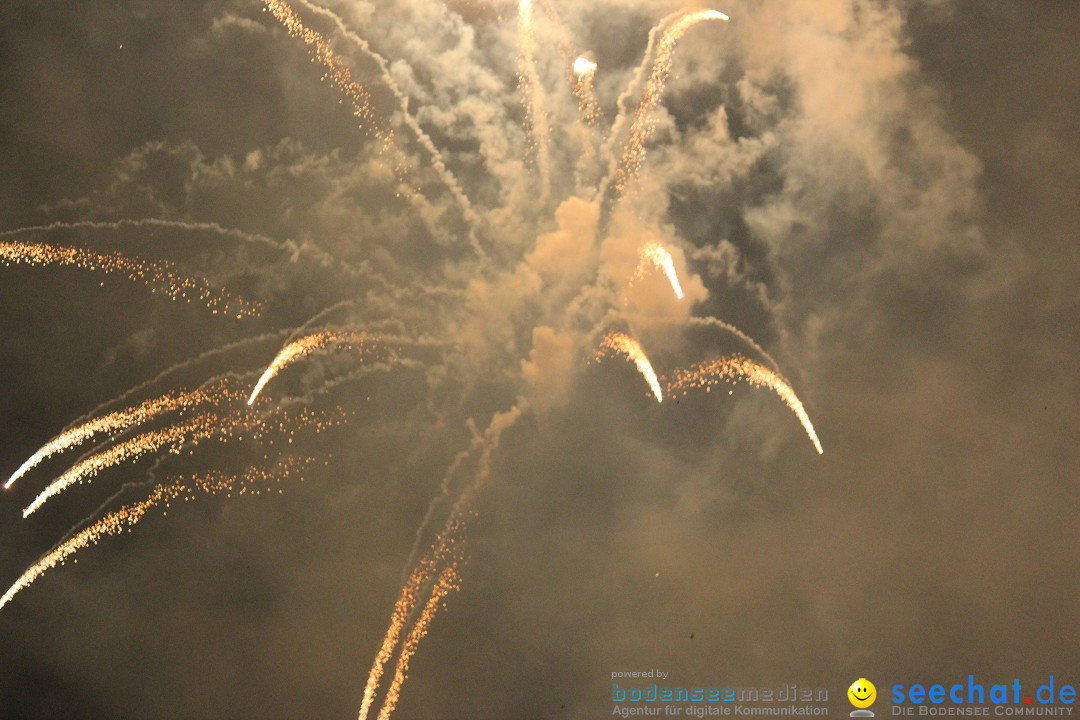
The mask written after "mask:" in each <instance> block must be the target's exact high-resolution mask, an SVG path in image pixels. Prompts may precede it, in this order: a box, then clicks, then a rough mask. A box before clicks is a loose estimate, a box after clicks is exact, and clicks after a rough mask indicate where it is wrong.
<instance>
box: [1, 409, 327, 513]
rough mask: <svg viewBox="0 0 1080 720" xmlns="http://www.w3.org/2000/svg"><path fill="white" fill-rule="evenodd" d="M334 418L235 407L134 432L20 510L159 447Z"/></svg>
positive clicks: (258, 434) (255, 435) (177, 448)
mask: <svg viewBox="0 0 1080 720" xmlns="http://www.w3.org/2000/svg"><path fill="white" fill-rule="evenodd" d="M339 414H340V413H339ZM337 419H338V418H337V417H336V416H329V417H328V416H325V415H323V414H320V413H315V412H313V411H309V410H303V411H301V412H299V413H296V414H294V415H291V414H289V413H287V412H284V411H274V412H273V413H271V414H270V415H269V416H252V415H251V414H249V413H248V412H244V411H239V410H234V411H231V412H229V413H226V414H223V415H219V414H215V413H209V412H208V413H203V414H201V415H197V416H195V417H192V418H189V419H187V420H184V421H181V422H178V423H175V424H173V425H170V426H168V427H165V428H162V429H160V430H151V431H149V432H145V433H143V434H141V435H136V436H135V437H133V438H130V439H129V440H125V441H124V442H122V443H119V444H117V445H114V446H112V447H110V448H108V449H106V450H102V451H101V452H97V453H94V454H92V455H89V456H88V457H86V458H85V459H83V460H80V461H79V462H78V463H76V464H75V465H73V466H72V467H71V468H70V469H68V471H67V472H65V473H64V474H63V475H61V476H60V477H59V478H57V479H56V480H54V481H53V482H52V483H51V484H50V485H49V486H48V487H47V488H45V489H44V490H42V491H41V493H39V494H38V496H37V497H36V498H34V501H33V502H32V503H30V505H28V506H27V507H26V509H24V510H23V517H24V518H26V517H29V516H30V515H31V514H33V513H34V512H35V511H36V510H38V509H39V508H40V507H41V506H42V505H44V504H45V503H46V502H48V501H49V499H50V498H53V497H55V496H56V495H59V494H60V493H62V492H64V491H65V490H67V489H68V488H70V487H71V486H72V485H74V484H76V483H84V482H87V481H89V480H91V479H92V478H94V477H96V476H97V475H98V474H99V473H101V472H102V471H104V470H107V469H108V468H111V467H115V466H116V465H119V464H120V463H123V462H126V461H128V460H133V459H136V458H139V457H142V456H144V455H147V454H150V453H154V452H157V451H159V450H163V449H167V450H168V452H170V453H172V454H178V453H180V452H181V451H182V450H183V449H184V448H188V447H192V446H195V445H198V444H199V443H201V442H203V441H205V440H210V439H218V440H227V439H230V438H233V439H243V437H244V434H245V433H247V434H248V437H250V438H252V439H259V438H262V437H265V436H266V435H268V434H269V433H271V432H282V433H287V434H289V436H290V437H292V436H293V434H294V433H295V431H296V430H297V429H299V428H301V427H307V426H315V427H316V428H317V429H319V430H322V429H323V428H325V427H328V426H329V425H332V424H333V423H335V422H337Z"/></svg>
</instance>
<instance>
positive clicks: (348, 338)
mask: <svg viewBox="0 0 1080 720" xmlns="http://www.w3.org/2000/svg"><path fill="white" fill-rule="evenodd" d="M363 342H364V336H363V335H361V334H359V333H354V332H334V331H331V330H324V331H322V332H317V333H313V334H311V335H306V336H304V337H302V338H300V339H299V340H294V341H293V342H291V343H289V344H288V345H286V346H285V347H283V348H282V349H281V350H280V351H279V352H278V354H277V357H275V358H274V359H273V361H272V362H271V363H270V365H268V366H267V368H266V370H265V371H264V372H263V374H262V376H261V377H260V378H259V381H258V382H257V383H255V389H253V390H252V391H251V396H250V397H249V398H248V401H247V404H248V405H253V404H254V403H255V398H257V397H259V393H261V392H262V390H263V388H264V387H266V383H268V382H270V381H271V380H273V379H274V377H275V376H276V375H277V374H278V373H279V372H281V371H282V370H283V369H284V368H286V367H288V366H289V365H292V364H293V363H295V362H296V361H297V360H300V359H301V358H304V357H306V356H308V355H310V354H312V353H314V352H316V351H318V350H322V349H323V348H325V347H327V346H329V345H343V346H349V345H354V344H355V345H358V346H359V345H362V344H363Z"/></svg>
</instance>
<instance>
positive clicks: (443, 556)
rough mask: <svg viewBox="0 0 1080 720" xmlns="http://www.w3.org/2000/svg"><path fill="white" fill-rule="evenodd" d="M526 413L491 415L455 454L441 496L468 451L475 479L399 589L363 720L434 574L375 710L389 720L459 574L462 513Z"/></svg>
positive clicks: (520, 406) (520, 404) (518, 407)
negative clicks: (412, 661) (476, 454)
mask: <svg viewBox="0 0 1080 720" xmlns="http://www.w3.org/2000/svg"><path fill="white" fill-rule="evenodd" d="M526 409H527V404H526V402H525V400H524V399H522V398H519V399H518V401H517V403H516V404H515V405H514V406H513V407H511V408H510V409H509V410H507V411H506V412H502V413H496V414H495V416H494V417H492V419H491V423H490V424H489V425H488V428H487V430H486V431H485V432H484V434H483V435H482V436H480V437H479V438H474V440H475V441H474V443H473V444H472V448H470V450H469V451H467V452H465V453H459V454H458V456H457V458H455V460H454V463H453V465H451V469H450V470H449V471H448V473H447V477H446V478H444V480H443V483H442V487H443V494H444V495H445V493H446V489H447V487H448V481H449V476H450V475H451V474H452V473H453V471H454V469H456V468H457V467H458V466H460V465H461V463H462V462H463V460H464V459H465V457H467V456H468V455H470V454H471V453H472V450H474V449H476V448H480V456H479V459H478V461H477V468H476V475H475V477H474V478H473V480H472V482H471V483H469V484H467V485H466V486H465V488H463V489H462V491H461V493H460V495H459V496H458V498H457V500H456V502H455V503H454V505H453V508H452V509H451V511H450V515H449V517H448V518H447V520H446V523H445V525H444V526H443V528H442V530H441V531H440V532H439V534H438V535H437V536H436V537H435V540H434V542H433V543H432V546H431V548H430V549H429V550H428V551H427V553H425V555H424V556H423V557H422V558H421V559H420V561H419V562H418V563H417V564H416V567H414V568H413V570H412V572H411V573H410V574H409V578H408V580H406V581H405V583H404V585H403V586H402V588H401V593H400V595H399V596H398V599H397V602H396V603H395V605H394V611H393V613H392V614H391V617H390V626H389V628H387V631H386V636H385V637H384V638H383V642H382V644H381V645H380V646H379V650H378V652H377V653H376V655H375V662H374V664H373V665H372V667H371V672H370V673H369V674H368V681H367V684H366V685H365V687H364V698H363V701H362V703H361V706H360V714H359V720H367V716H368V713H369V711H370V710H371V705H372V702H373V701H374V699H375V693H376V691H377V690H378V687H379V682H380V680H381V679H382V676H383V673H384V671H385V667H386V663H387V662H388V661H389V660H390V657H391V656H392V655H393V652H394V650H395V648H397V646H398V642H399V640H400V639H401V637H402V634H403V633H404V632H405V628H406V626H407V625H408V622H409V620H410V618H411V617H412V616H413V612H414V610H415V608H416V605H417V603H418V602H419V599H420V596H421V594H422V591H423V589H424V588H425V587H426V586H427V584H428V583H430V582H431V579H432V578H433V577H436V575H438V579H437V580H436V582H435V586H434V588H433V590H432V594H431V597H432V598H434V597H435V596H436V595H438V596H439V598H438V599H437V600H435V601H434V602H433V601H432V600H430V599H429V601H428V602H427V603H426V604H425V606H424V609H423V610H422V611H421V613H420V615H419V619H418V620H417V621H416V623H415V624H414V626H413V630H412V631H410V632H409V634H408V635H407V636H406V640H405V642H404V644H403V645H402V650H401V654H400V655H399V658H398V666H397V669H395V672H394V678H393V680H392V681H391V685H390V687H389V689H388V690H387V693H386V695H385V697H384V699H383V708H382V709H381V711H380V712H379V718H383V719H384V720H385V718H388V717H389V716H390V713H391V712H392V711H393V709H394V706H396V704H397V700H398V697H399V695H400V692H401V686H402V684H403V683H404V682H405V679H406V677H407V670H408V658H409V657H411V656H412V654H413V653H415V652H416V648H417V646H418V645H419V642H420V640H421V639H423V637H424V635H425V634H426V633H427V627H428V626H429V625H430V624H431V621H432V619H433V618H434V616H435V613H436V612H437V610H438V605H439V601H440V600H441V599H442V597H443V596H445V595H446V594H447V593H449V592H450V590H451V589H453V588H454V587H456V582H457V576H456V570H455V568H456V566H457V565H458V564H459V563H460V562H461V559H462V555H461V552H462V549H461V544H462V542H463V541H464V533H465V530H466V528H467V517H466V513H467V509H468V506H469V503H470V502H471V501H472V498H473V497H474V496H475V494H476V493H477V492H478V491H479V490H480V488H482V487H483V485H484V483H486V482H487V479H488V477H489V476H490V475H491V456H492V454H493V453H494V452H495V450H496V449H498V447H499V443H500V441H501V439H502V433H503V432H505V431H506V430H507V429H508V428H509V427H511V426H512V425H513V424H514V423H516V422H517V420H518V419H519V418H520V417H521V415H522V414H523V413H524V412H525V410H526ZM431 515H432V510H431V508H430V507H429V508H428V513H427V515H426V516H425V518H424V523H423V524H422V525H421V527H420V530H419V531H418V536H419V534H420V533H422V532H423V531H424V528H425V526H426V525H427V523H428V521H429V520H430V518H431ZM440 568H442V570H440ZM448 571H450V572H448ZM402 660H404V665H402ZM387 705H389V709H388V708H387Z"/></svg>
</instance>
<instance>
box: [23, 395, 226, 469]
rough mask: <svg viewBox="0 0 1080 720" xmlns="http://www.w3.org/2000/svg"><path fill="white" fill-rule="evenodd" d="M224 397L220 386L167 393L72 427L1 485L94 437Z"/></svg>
mask: <svg viewBox="0 0 1080 720" xmlns="http://www.w3.org/2000/svg"><path fill="white" fill-rule="evenodd" d="M227 396H228V392H227V391H226V390H224V388H221V387H218V388H214V389H208V390H192V391H190V392H181V393H175V392H174V393H167V394H165V395H162V396H161V397H156V398H152V399H150V400H147V401H145V402H143V403H140V404H139V405H135V406H134V407H129V408H125V409H123V410H117V411H116V412H111V413H109V414H108V415H102V416H101V417H98V418H94V419H92V420H90V421H88V422H85V423H82V424H81V425H76V426H75V427H73V428H70V429H68V430H65V431H64V432H62V433H60V434H59V435H57V436H56V437H54V438H53V439H52V440H50V441H49V442H47V443H45V445H43V446H42V447H41V449H39V450H38V451H37V452H35V453H34V454H33V455H31V456H30V458H29V459H28V460H27V461H26V462H24V463H23V464H22V465H21V466H20V467H19V469H18V470H16V471H15V472H14V473H12V475H11V477H10V478H8V481H7V482H6V483H4V489H5V490H6V489H7V488H10V487H11V486H12V485H13V484H14V483H15V481H16V480H18V479H19V478H21V477H22V476H23V475H25V474H26V473H27V472H29V471H30V470H31V469H33V468H34V467H36V466H37V465H39V464H40V463H41V462H42V461H44V460H45V459H47V458H49V457H52V456H53V455H56V454H58V453H62V452H64V451H66V450H69V449H71V448H73V447H75V446H76V445H81V444H82V443H84V442H86V441H87V440H89V439H90V438H92V437H94V436H96V435H101V434H104V433H114V432H117V431H120V430H127V429H128V428H132V427H134V426H136V425H141V424H143V423H145V422H147V421H148V420H151V419H153V418H155V417H157V416H159V415H161V414H163V413H166V412H172V411H174V410H183V409H187V408H190V407H192V406H194V405H198V404H201V403H204V402H213V401H217V400H221V399H223V398H225V397H227Z"/></svg>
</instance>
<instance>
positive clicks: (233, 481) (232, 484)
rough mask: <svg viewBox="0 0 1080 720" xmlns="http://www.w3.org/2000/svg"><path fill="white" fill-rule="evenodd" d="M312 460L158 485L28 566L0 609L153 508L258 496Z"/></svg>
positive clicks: (285, 461) (125, 529) (128, 528)
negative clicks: (178, 502)
mask: <svg viewBox="0 0 1080 720" xmlns="http://www.w3.org/2000/svg"><path fill="white" fill-rule="evenodd" d="M312 462H314V460H313V459H312V458H302V459H297V458H293V457H287V458H284V459H283V460H281V461H280V462H278V463H277V464H276V466H275V467H274V468H273V469H271V470H263V469H261V468H257V467H251V468H248V469H247V470H246V471H245V472H244V473H243V474H242V475H238V476H233V475H224V474H222V473H218V472H209V473H206V474H203V475H195V476H193V477H190V478H177V479H175V480H172V481H168V482H165V483H163V484H161V485H158V486H156V487H155V488H153V490H151V491H150V494H149V495H148V496H147V497H146V498H144V499H143V500H140V501H139V502H135V503H131V504H130V505H125V506H123V507H121V508H119V509H117V510H114V511H112V512H110V513H108V514H106V515H105V516H104V517H102V518H101V519H100V520H97V521H95V522H94V523H92V524H91V525H89V526H88V527H86V528H84V529H83V530H80V531H79V532H77V533H76V534H75V535H73V536H71V537H70V538H68V539H67V540H65V541H64V542H62V543H60V544H59V545H57V546H56V547H55V548H53V549H52V550H50V551H49V552H47V553H45V555H43V556H42V557H41V558H40V559H39V560H38V561H37V562H36V563H34V564H33V565H31V566H30V567H29V568H27V569H26V571H25V572H24V573H23V574H22V575H21V576H20V577H19V579H18V580H16V581H15V582H14V583H13V584H12V585H11V587H10V588H8V589H7V592H5V593H4V594H3V596H2V597H0V608H3V607H4V606H5V605H7V604H8V603H9V602H11V600H12V598H14V597H15V595H17V594H18V593H19V592H21V591H22V590H25V589H26V588H27V587H29V586H30V585H31V584H32V583H33V582H34V581H35V580H37V579H38V578H40V577H41V576H42V575H44V574H45V573H46V572H48V571H49V570H51V569H53V568H54V567H56V566H57V565H62V564H64V562H65V561H66V560H67V559H68V558H69V557H71V556H72V555H74V554H75V553H77V552H78V551H79V550H82V549H84V548H87V547H90V546H91V545H96V544H98V543H99V542H101V541H102V540H103V539H104V538H106V537H108V536H112V535H119V534H121V533H123V532H130V531H131V529H132V528H133V527H134V526H135V525H136V524H137V523H138V522H139V521H140V520H142V519H143V518H144V517H145V516H146V513H147V512H149V511H150V510H151V509H152V508H154V507H157V506H160V505H164V506H165V507H166V508H168V506H169V503H170V502H172V501H173V500H184V501H189V500H194V499H195V497H196V493H202V494H205V495H220V494H221V493H230V494H231V493H233V492H235V493H237V494H238V495H246V494H252V495H259V494H262V492H264V489H263V488H262V487H260V486H263V485H268V484H269V483H270V482H271V481H276V482H278V483H280V482H281V481H282V480H283V479H286V478H288V477H289V476H290V475H291V474H292V473H293V472H295V471H297V470H298V469H301V468H303V467H304V466H306V465H308V464H310V463H312ZM266 489H269V488H266Z"/></svg>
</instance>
